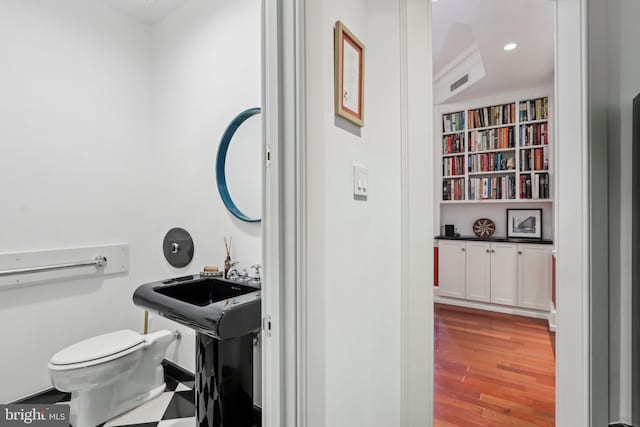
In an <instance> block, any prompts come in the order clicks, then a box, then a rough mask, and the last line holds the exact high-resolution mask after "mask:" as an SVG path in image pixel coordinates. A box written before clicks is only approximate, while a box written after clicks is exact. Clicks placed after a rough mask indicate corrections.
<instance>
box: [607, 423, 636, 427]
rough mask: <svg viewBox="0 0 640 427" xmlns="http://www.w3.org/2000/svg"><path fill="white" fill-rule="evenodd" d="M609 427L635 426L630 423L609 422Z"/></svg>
mask: <svg viewBox="0 0 640 427" xmlns="http://www.w3.org/2000/svg"><path fill="white" fill-rule="evenodd" d="M609 427H633V426H632V425H630V424H624V423H614V424H609Z"/></svg>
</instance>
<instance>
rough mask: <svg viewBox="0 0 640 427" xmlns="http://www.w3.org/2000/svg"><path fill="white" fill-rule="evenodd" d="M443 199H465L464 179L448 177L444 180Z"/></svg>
mask: <svg viewBox="0 0 640 427" xmlns="http://www.w3.org/2000/svg"><path fill="white" fill-rule="evenodd" d="M442 200H464V179H462V178H456V179H446V180H444V181H443V182H442Z"/></svg>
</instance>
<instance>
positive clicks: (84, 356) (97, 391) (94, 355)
mask: <svg viewBox="0 0 640 427" xmlns="http://www.w3.org/2000/svg"><path fill="white" fill-rule="evenodd" d="M176 337H177V334H176V333H173V332H170V331H166V330H163V331H158V332H154V333H152V334H148V335H142V334H139V333H137V332H134V331H130V330H122V331H116V332H111V333H108V334H104V335H99V336H97V337H93V338H89V339H87V340H84V341H81V342H79V343H77V344H74V345H71V346H69V347H67V348H65V349H64V350H61V351H59V352H58V353H56V354H55V355H54V356H53V357H52V358H51V360H50V361H49V375H50V377H51V382H52V383H53V385H54V387H55V388H57V389H58V390H60V391H64V392H68V393H69V392H70V393H71V414H70V419H69V421H70V423H71V425H73V426H74V427H95V426H97V425H99V424H101V423H103V422H105V421H107V420H109V419H111V418H113V417H115V416H117V415H120V414H122V413H124V412H126V411H128V410H130V409H133V408H135V407H136V406H139V405H141V404H143V403H145V402H147V401H149V400H151V399H153V398H154V397H156V396H158V395H159V394H161V393H162V392H163V391H164V389H165V383H164V370H163V367H162V360H163V359H164V356H165V353H166V350H167V347H168V346H169V344H171V342H172V341H173V340H174V339H175V338H176Z"/></svg>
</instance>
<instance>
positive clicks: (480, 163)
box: [467, 152, 514, 173]
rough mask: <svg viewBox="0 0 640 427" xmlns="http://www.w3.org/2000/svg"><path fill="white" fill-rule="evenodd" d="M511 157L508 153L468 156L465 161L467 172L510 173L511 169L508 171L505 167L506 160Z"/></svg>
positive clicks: (511, 154)
mask: <svg viewBox="0 0 640 427" xmlns="http://www.w3.org/2000/svg"><path fill="white" fill-rule="evenodd" d="M513 157H514V155H513V153H509V152H495V153H480V154H470V155H469V157H468V161H467V163H468V166H469V172H472V173H473V172H500V171H505V172H509V171H512V169H508V167H507V165H508V163H509V162H508V159H512V158H513Z"/></svg>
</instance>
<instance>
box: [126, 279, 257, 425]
mask: <svg viewBox="0 0 640 427" xmlns="http://www.w3.org/2000/svg"><path fill="white" fill-rule="evenodd" d="M133 302H134V304H135V305H137V306H139V307H143V308H145V309H147V310H150V311H153V312H155V313H158V314H160V315H161V316H164V317H166V318H168V319H171V320H174V321H176V322H178V323H181V324H183V325H185V326H188V327H190V328H193V329H195V330H196V332H197V334H196V419H197V423H198V424H197V425H198V426H199V427H252V425H253V334H254V332H255V331H257V330H258V329H260V318H261V316H260V289H259V288H256V287H253V286H250V285H249V284H247V283H237V282H234V281H230V280H224V279H218V278H207V277H200V276H198V275H194V276H184V277H178V278H174V279H169V280H164V281H161V282H153V283H147V284H145V285H142V286H140V287H138V289H136V291H135V292H134V294H133Z"/></svg>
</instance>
